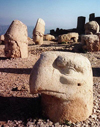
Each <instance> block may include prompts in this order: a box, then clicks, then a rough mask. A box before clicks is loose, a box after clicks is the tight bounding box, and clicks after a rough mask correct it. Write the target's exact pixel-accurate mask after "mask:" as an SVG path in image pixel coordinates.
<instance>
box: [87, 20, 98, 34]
mask: <svg viewBox="0 0 100 127" xmlns="http://www.w3.org/2000/svg"><path fill="white" fill-rule="evenodd" d="M98 32H99V24H98V23H97V22H96V21H91V22H88V23H86V24H85V34H95V33H98Z"/></svg>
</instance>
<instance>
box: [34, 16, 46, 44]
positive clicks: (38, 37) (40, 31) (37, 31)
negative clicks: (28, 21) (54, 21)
mask: <svg viewBox="0 0 100 127" xmlns="http://www.w3.org/2000/svg"><path fill="white" fill-rule="evenodd" d="M44 32H45V22H44V20H43V19H41V18H39V19H38V20H37V23H36V26H35V28H34V30H33V41H34V42H35V44H39V45H42V44H43V36H44Z"/></svg>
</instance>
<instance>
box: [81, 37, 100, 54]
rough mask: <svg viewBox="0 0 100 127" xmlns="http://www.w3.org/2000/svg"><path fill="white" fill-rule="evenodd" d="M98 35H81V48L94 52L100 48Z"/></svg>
mask: <svg viewBox="0 0 100 127" xmlns="http://www.w3.org/2000/svg"><path fill="white" fill-rule="evenodd" d="M98 36H99V35H82V36H81V43H82V45H83V49H84V50H87V51H90V52H94V51H99V50H100V39H99V37H98Z"/></svg>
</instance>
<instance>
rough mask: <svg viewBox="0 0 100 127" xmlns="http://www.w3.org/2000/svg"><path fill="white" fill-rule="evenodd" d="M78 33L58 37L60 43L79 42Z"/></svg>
mask: <svg viewBox="0 0 100 127" xmlns="http://www.w3.org/2000/svg"><path fill="white" fill-rule="evenodd" d="M78 37H79V35H78V33H74V32H73V33H68V34H63V35H59V36H58V43H61V42H66V43H67V42H77V41H78Z"/></svg>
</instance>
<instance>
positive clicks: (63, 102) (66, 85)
mask: <svg viewBox="0 0 100 127" xmlns="http://www.w3.org/2000/svg"><path fill="white" fill-rule="evenodd" d="M29 85H30V92H31V93H32V94H37V93H41V103H42V110H43V114H44V115H45V116H47V117H48V118H49V119H50V120H52V121H53V122H61V123H63V122H64V121H65V120H68V121H71V122H79V121H83V120H86V119H87V118H88V117H89V116H90V115H91V113H92V108H93V74H92V69H91V64H90V62H89V60H88V59H87V58H86V57H84V56H82V55H80V54H77V53H69V52H58V51H55V52H54V51H51V52H50V51H48V52H44V53H42V54H41V56H40V59H39V60H38V61H37V63H36V64H35V65H34V67H33V69H32V72H31V75H30V81H29Z"/></svg>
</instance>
